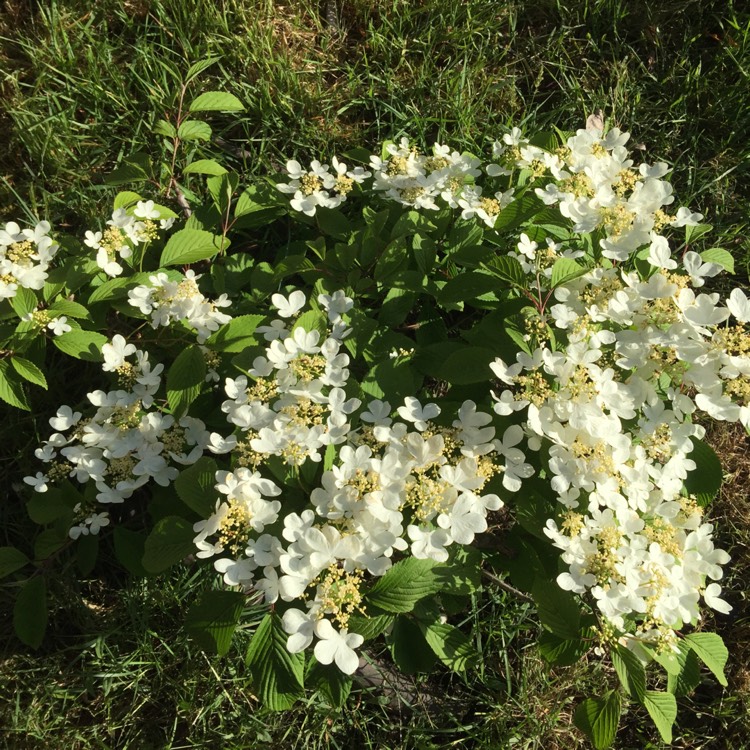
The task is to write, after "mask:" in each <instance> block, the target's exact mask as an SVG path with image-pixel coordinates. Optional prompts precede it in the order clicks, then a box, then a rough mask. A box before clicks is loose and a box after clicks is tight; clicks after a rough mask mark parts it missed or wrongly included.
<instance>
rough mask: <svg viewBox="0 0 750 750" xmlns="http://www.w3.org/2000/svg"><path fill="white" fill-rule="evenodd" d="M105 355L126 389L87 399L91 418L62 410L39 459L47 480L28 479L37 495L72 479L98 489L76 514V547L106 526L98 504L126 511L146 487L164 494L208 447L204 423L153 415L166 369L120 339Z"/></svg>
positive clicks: (39, 476) (106, 365)
mask: <svg viewBox="0 0 750 750" xmlns="http://www.w3.org/2000/svg"><path fill="white" fill-rule="evenodd" d="M102 351H103V354H104V365H103V369H104V370H105V371H106V372H114V373H116V375H117V378H118V381H119V385H120V386H121V387H120V388H119V389H117V390H113V391H109V392H105V391H101V390H98V391H93V392H92V393H89V394H88V397H87V398H88V401H89V403H90V405H91V406H92V407H93V410H92V412H91V414H90V415H89V416H86V417H84V415H83V414H82V413H81V412H79V411H73V409H71V407H70V406H61V407H60V409H59V410H58V412H57V414H56V415H55V416H54V417H52V418H51V419H50V426H51V427H52V429H53V430H55V432H53V433H52V435H51V436H50V437H49V438H48V439H47V440H45V441H44V442H43V443H42V445H41V447H39V448H37V450H36V451H35V455H36V457H37V458H38V459H39V460H40V461H42V462H43V463H44V464H45V470H44V472H37V474H36V476H29V477H26V478H25V479H24V481H25V482H26V483H27V484H30V485H32V486H33V487H34V489H35V490H36V491H37V492H46V491H47V490H48V488H49V486H54V485H55V484H57V483H59V482H62V481H64V480H66V479H68V478H71V479H75V480H76V481H77V482H79V483H80V484H86V483H87V482H93V483H94V484H95V486H96V493H95V496H94V499H93V500H92V501H91V502H90V503H82V504H80V505H79V506H78V507H77V508H76V509H75V513H76V521H75V524H74V526H73V527H72V528H71V530H70V536H71V537H72V538H74V539H75V538H77V537H78V536H80V535H81V534H89V533H91V534H96V533H98V530H99V528H100V527H101V526H106V525H107V524H108V523H109V516H108V511H101V510H100V511H99V512H97V511H96V508H97V507H98V504H99V503H101V504H103V505H105V506H107V505H109V504H112V503H122V502H124V501H125V500H127V499H128V498H129V497H131V495H132V494H133V493H134V492H135V491H136V490H137V489H138V488H139V487H143V486H144V485H146V484H147V483H148V482H152V481H153V482H155V483H156V484H158V485H161V486H163V487H165V486H167V485H168V484H170V483H171V482H172V481H173V480H174V479H175V478H176V477H177V475H178V473H179V469H178V468H177V466H185V465H188V464H192V463H194V462H195V461H197V460H198V458H199V457H200V456H201V455H202V454H203V450H204V448H205V447H206V445H207V443H208V432H207V431H206V430H205V427H204V425H203V422H201V421H200V420H199V419H194V418H193V417H187V416H186V417H182V418H180V419H179V420H176V419H175V418H174V417H172V416H171V415H169V414H164V413H163V412H161V411H160V410H159V409H158V408H156V407H155V404H154V394H155V393H156V392H157V390H158V389H159V386H160V384H161V372H162V370H163V365H161V364H158V365H156V366H154V367H152V366H151V363H150V362H149V359H148V354H147V353H146V352H143V351H141V350H139V349H136V347H135V345H133V344H128V343H126V341H125V339H124V338H123V337H122V336H120V335H116V336H115V337H114V338H113V339H112V342H111V343H109V344H105V345H104V347H103V349H102ZM133 357H134V359H135V361H129V358H133Z"/></svg>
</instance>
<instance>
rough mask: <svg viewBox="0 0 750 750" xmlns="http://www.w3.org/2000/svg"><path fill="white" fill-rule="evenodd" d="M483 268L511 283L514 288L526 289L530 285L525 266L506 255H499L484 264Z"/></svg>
mask: <svg viewBox="0 0 750 750" xmlns="http://www.w3.org/2000/svg"><path fill="white" fill-rule="evenodd" d="M482 268H485V269H487V270H488V271H489V272H490V273H492V274H494V275H495V276H497V277H498V278H501V279H503V280H504V281H507V282H509V283H510V284H512V285H513V286H517V287H520V288H521V289H525V288H526V286H527V283H528V280H527V278H526V274H525V273H524V270H523V266H522V265H521V264H520V263H519V262H518V261H517V260H516V259H515V258H509V257H507V256H506V255H497V256H495V257H494V258H492V260H489V261H487V263H482Z"/></svg>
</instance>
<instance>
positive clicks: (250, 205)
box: [234, 185, 284, 227]
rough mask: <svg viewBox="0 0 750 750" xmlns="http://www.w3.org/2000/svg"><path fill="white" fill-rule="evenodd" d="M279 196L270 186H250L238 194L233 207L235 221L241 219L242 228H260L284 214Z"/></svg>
mask: <svg viewBox="0 0 750 750" xmlns="http://www.w3.org/2000/svg"><path fill="white" fill-rule="evenodd" d="M279 201H280V194H278V193H277V192H276V191H274V190H273V188H271V186H270V185H251V186H250V187H249V188H247V190H245V191H244V192H242V193H240V196H239V198H237V203H236V204H235V207H234V216H235V219H242V222H241V224H242V226H243V227H253V226H260V225H262V224H264V223H269V222H270V221H272V220H273V219H275V218H277V217H278V216H282V215H283V214H284V207H283V204H282V203H280V202H279Z"/></svg>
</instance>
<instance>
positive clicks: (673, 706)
mask: <svg viewBox="0 0 750 750" xmlns="http://www.w3.org/2000/svg"><path fill="white" fill-rule="evenodd" d="M643 705H644V706H645V707H646V710H647V711H648V712H649V714H650V715H651V718H652V719H653V721H654V724H656V728H657V729H658V730H659V734H660V735H661V738H662V739H663V740H664V742H666V743H667V744H669V743H670V742H672V725H673V724H674V720H675V719H676V718H677V701H676V700H675V697H674V695H672V694H671V693H660V692H657V691H656V690H647V691H646V693H645V695H644V696H643Z"/></svg>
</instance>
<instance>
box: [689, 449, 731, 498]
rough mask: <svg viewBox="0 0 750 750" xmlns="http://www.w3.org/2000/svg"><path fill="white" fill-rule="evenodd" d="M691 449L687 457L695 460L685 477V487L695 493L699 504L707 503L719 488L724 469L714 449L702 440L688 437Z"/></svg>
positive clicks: (692, 493)
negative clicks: (692, 467) (693, 465)
mask: <svg viewBox="0 0 750 750" xmlns="http://www.w3.org/2000/svg"><path fill="white" fill-rule="evenodd" d="M690 440H691V441H692V443H693V450H692V451H690V453H689V454H688V458H691V459H692V460H693V461H695V464H696V466H695V469H693V470H692V471H691V472H689V473H688V475H687V478H686V479H685V489H686V490H687V491H688V492H689V493H690V494H691V495H695V496H696V498H697V500H698V503H699V504H700V505H704V506H705V505H708V503H710V502H711V500H713V498H714V497H715V496H716V493H717V492H718V491H719V489H720V488H721V483H722V481H723V479H724V471H723V469H722V466H721V461H720V460H719V457H718V456H717V455H716V453H715V452H714V449H713V448H712V447H711V446H710V445H708V443H704V442H703V441H702V440H697V439H696V438H690Z"/></svg>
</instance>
